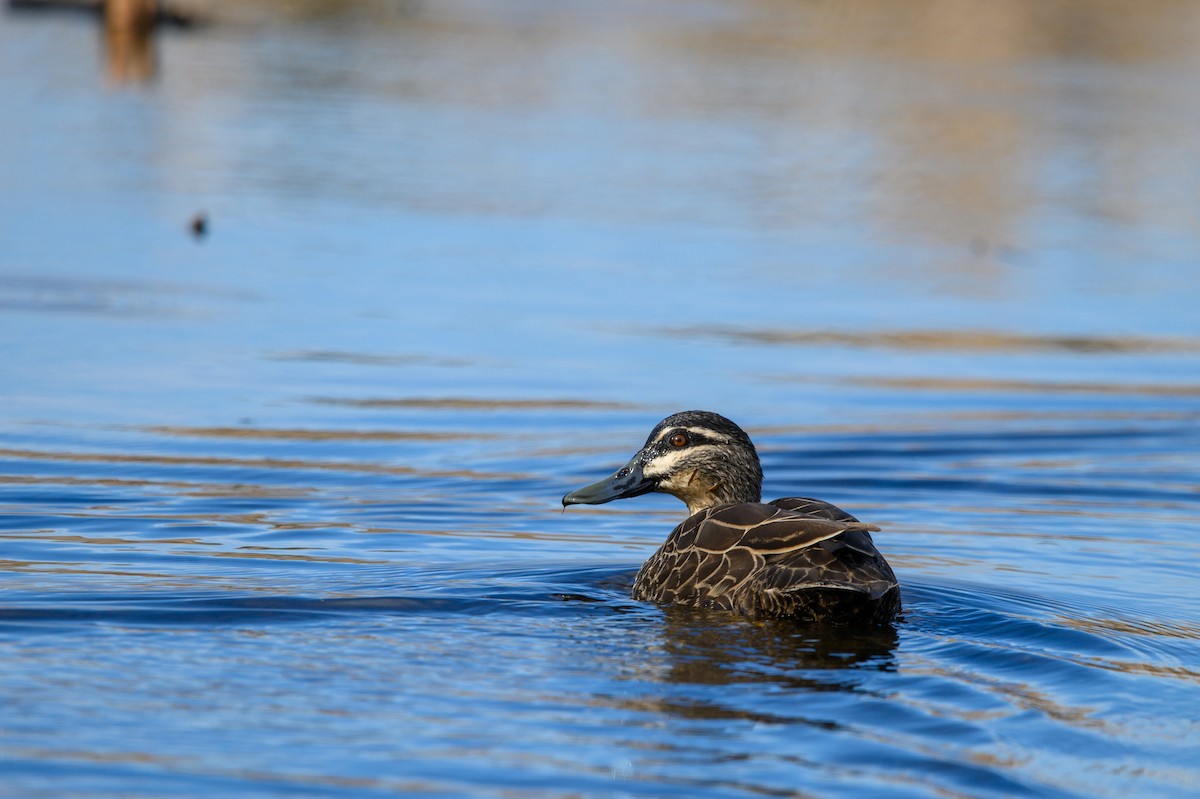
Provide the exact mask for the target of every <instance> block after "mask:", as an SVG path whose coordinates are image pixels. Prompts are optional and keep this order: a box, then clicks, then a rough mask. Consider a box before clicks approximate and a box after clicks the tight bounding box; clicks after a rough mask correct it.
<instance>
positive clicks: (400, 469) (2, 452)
mask: <svg viewBox="0 0 1200 799" xmlns="http://www.w3.org/2000/svg"><path fill="white" fill-rule="evenodd" d="M0 458H14V459H21V458H27V459H29V460H34V461H37V460H45V461H77V462H83V463H86V462H94V463H144V464H158V465H162V466H236V467H241V468H248V469H305V470H315V471H333V472H360V473H364V474H395V475H417V476H422V477H462V478H466V479H470V480H518V479H523V478H524V477H525V475H522V474H519V473H514V472H481V471H474V470H469V469H449V470H438V469H416V468H413V467H408V466H392V465H387V464H381V463H369V462H365V461H355V462H343V461H314V460H301V459H298V458H230V457H218V456H215V455H209V456H205V455H195V456H190V455H131V454H128V453H102V452H47V451H41V450H25V449H7V448H0Z"/></svg>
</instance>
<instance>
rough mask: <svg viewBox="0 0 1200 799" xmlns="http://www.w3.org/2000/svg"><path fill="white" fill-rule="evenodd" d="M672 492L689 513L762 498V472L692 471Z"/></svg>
mask: <svg viewBox="0 0 1200 799" xmlns="http://www.w3.org/2000/svg"><path fill="white" fill-rule="evenodd" d="M680 483H681V485H679V486H677V487H676V490H673V491H671V493H672V494H674V495H675V496H677V497H679V498H680V499H681V500H683V502H684V504H685V505H687V508H688V513H689V514H696V513H699V512H700V511H702V510H706V509H708V508H715V507H716V506H718V505H736V504H738V503H742V502H761V501H762V474H761V472H757V471H756V472H755V473H753V474H746V473H744V472H738V471H735V470H732V469H729V470H726V469H719V470H715V471H709V470H705V471H703V472H702V471H700V470H697V471H695V472H694V473H693V474H692V475H691V476H689V477H688V479H687V480H686V481H680Z"/></svg>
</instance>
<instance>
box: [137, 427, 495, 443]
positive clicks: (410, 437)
mask: <svg viewBox="0 0 1200 799" xmlns="http://www.w3.org/2000/svg"><path fill="white" fill-rule="evenodd" d="M139 429H141V430H144V431H145V432H147V433H158V434H160V435H170V436H187V437H194V438H255V439H257V438H261V439H275V440H281V441H461V440H464V439H474V440H477V439H489V438H497V437H498V436H497V435H496V434H494V433H486V432H478V433H447V432H440V431H438V432H433V431H426V430H420V431H418V430H313V429H300V428H293V429H280V428H263V427H143V428H139Z"/></svg>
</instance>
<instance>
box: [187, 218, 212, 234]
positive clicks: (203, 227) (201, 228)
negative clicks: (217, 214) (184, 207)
mask: <svg viewBox="0 0 1200 799" xmlns="http://www.w3.org/2000/svg"><path fill="white" fill-rule="evenodd" d="M188 230H190V231H192V237H193V238H196V239H202V238H204V237H205V236H207V235H208V214H206V213H204V212H203V211H197V212H196V215H195V216H193V217H192V221H191V222H190V223H189V224H188Z"/></svg>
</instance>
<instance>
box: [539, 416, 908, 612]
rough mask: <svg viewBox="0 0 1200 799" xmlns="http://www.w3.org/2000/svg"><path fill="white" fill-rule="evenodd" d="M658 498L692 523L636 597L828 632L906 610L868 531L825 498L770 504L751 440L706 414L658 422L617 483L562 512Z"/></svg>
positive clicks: (569, 499) (659, 555) (645, 570)
mask: <svg viewBox="0 0 1200 799" xmlns="http://www.w3.org/2000/svg"><path fill="white" fill-rule="evenodd" d="M651 491H659V492H663V493H667V494H672V495H674V496H676V497H678V498H679V499H681V500H683V501H684V503H686V504H687V507H688V512H689V513H690V514H691V515H690V516H689V517H688V518H687V519H686V520H684V522H683V523H682V524H680V525H679V526H678V527H676V528H675V529H674V530H672V531H671V534H670V535H669V536H667V540H666V542H665V543H664V544H663V545H662V546H661V547H659V549H658V551H657V552H655V553H654V555H653V556H651V558H650V559H649V560H648V561H646V563H645V564H643V565H642V568H641V569H640V570H639V571H638V573H637V578H636V579H635V580H634V583H633V596H634V598H635V599H643V600H648V601H651V602H660V603H670V604H676V605H686V606H690V607H697V608H719V609H725V610H732V611H735V612H738V613H741V614H744V615H747V616H787V617H795V618H797V619H801V620H807V621H823V622H867V623H881V622H886V621H888V620H890V619H892V618H893V617H895V615H896V613H898V612H899V610H900V586H899V584H898V583H897V582H896V576H895V575H894V574H892V569H891V567H890V566H889V565H888V563H887V561H886V560H884V558H883V555H881V554H879V551H878V550H877V549H875V544H874V542H873V541H872V540H871V532H870V531H872V530H875V531H877V530H878V529H879V528H878V527H875V526H874V525H869V524H863V523H862V522H860V521H858V520H857V519H855V518H854V517H853V516H851V515H850V514H849V513H846V512H845V511H844V510H842V509H841V508H838V507H836V506H834V505H830V504H829V503H828V502H822V501H821V500H819V499H808V498H804V497H788V498H785V499H777V500H775V501H774V502H770V503H766V504H763V503H762V466H761V465H760V464H759V460H758V452H757V451H756V450H755V448H754V444H753V443H752V442H751V441H750V437H749V436H748V435H746V433H745V431H743V430H742V429H741V428H740V427H738V426H737V425H736V424H734V423H733V422H731V421H729V420H728V419H726V418H725V417H724V416H721V415H719V414H716V413H711V412H709V411H684V412H682V413H676V414H674V415H672V416H668V417H667V418H666V419H663V420H662V421H661V422H659V423H658V424H657V425H656V426H655V427H654V429H653V430H651V431H650V436H649V437H648V438H647V439H646V444H645V446H643V447H642V448H641V450H639V451H638V453H637V454H636V455H634V456H633V458H632V459H631V460H630V461H629V463H627V464H625V465H624V466H622V467H621V468H620V469H618V470H617V471H616V473H615V474H613V475H612V476H611V477H607V478H605V479H604V480H601V481H600V482H598V483H593V484H592V485H589V486H586V487H584V488H581V489H579V490H577V491H572V492H571V493H569V494H567V495H566V496H565V497H563V500H562V501H563V505H564V506H566V505H580V504H582V505H599V504H602V503H604V502H611V501H612V500H614V499H625V498H627V497H636V496H640V495H642V494H647V493H649V492H651Z"/></svg>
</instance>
